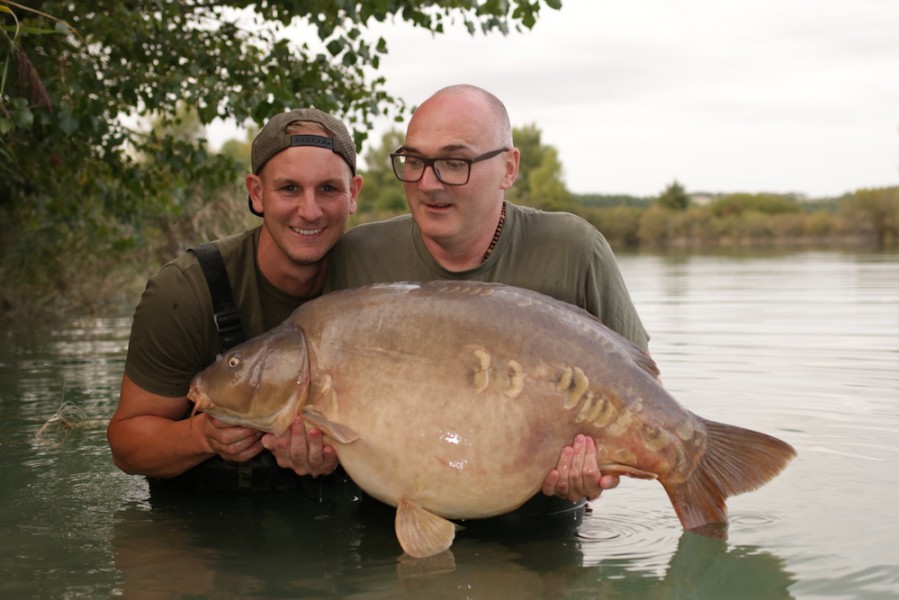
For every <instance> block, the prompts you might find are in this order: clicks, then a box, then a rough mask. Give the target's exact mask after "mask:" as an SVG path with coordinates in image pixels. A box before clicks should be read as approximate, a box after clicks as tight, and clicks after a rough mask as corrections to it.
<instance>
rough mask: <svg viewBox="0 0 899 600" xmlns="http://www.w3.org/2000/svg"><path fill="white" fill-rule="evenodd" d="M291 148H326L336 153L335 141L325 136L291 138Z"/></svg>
mask: <svg viewBox="0 0 899 600" xmlns="http://www.w3.org/2000/svg"><path fill="white" fill-rule="evenodd" d="M290 145H291V146H315V147H316V148H326V149H328V150H330V151H331V152H334V151H335V150H334V141H333V140H332V139H331V138H329V137H325V136H323V135H292V136H290Z"/></svg>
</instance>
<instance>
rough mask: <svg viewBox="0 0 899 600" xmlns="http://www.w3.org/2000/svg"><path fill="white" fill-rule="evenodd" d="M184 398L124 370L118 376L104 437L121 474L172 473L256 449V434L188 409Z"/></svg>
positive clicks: (246, 454) (244, 455)
mask: <svg viewBox="0 0 899 600" xmlns="http://www.w3.org/2000/svg"><path fill="white" fill-rule="evenodd" d="M190 406H191V404H190V401H189V400H188V399H187V398H185V397H181V398H169V397H166V396H159V395H157V394H153V393H151V392H148V391H147V390H145V389H143V388H141V387H140V386H138V385H137V384H136V383H134V382H133V381H132V380H131V379H130V378H129V377H128V376H127V375H126V376H124V377H123V378H122V389H121V393H120V396H119V405H118V407H117V408H116V411H115V414H113V416H112V420H111V421H110V422H109V427H108V428H107V430H106V437H107V439H108V440H109V446H110V448H111V449H112V457H113V461H114V462H115V464H116V466H117V467H118V468H120V469H121V470H122V471H124V472H126V473H132V474H142V475H147V476H150V477H162V478H166V477H175V476H177V475H180V474H182V473H184V472H185V471H187V470H188V469H190V468H192V467H194V466H196V465H198V464H200V463H201V462H203V461H204V460H206V459H208V458H211V457H212V456H214V455H216V454H218V455H220V456H221V457H222V458H224V459H225V460H233V461H245V460H249V459H250V458H252V457H253V456H255V455H256V454H258V453H259V452H261V451H262V441H261V437H262V434H261V433H260V432H258V431H256V430H254V429H248V428H246V427H233V426H229V425H226V424H224V423H222V422H221V421H218V420H217V419H213V418H212V417H209V416H208V415H205V414H198V415H196V416H195V417H193V418H190V419H182V417H183V416H184V414H185V413H186V412H187V411H188V410H190Z"/></svg>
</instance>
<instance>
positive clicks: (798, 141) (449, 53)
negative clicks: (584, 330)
mask: <svg viewBox="0 0 899 600" xmlns="http://www.w3.org/2000/svg"><path fill="white" fill-rule="evenodd" d="M377 31H378V32H379V33H382V35H384V36H385V38H386V39H387V41H388V46H389V51H390V52H389V54H388V56H387V57H386V58H385V59H384V60H383V61H382V64H381V69H380V72H381V74H382V75H384V76H385V77H386V79H387V89H388V91H389V92H390V93H392V94H394V95H397V96H400V97H402V98H404V99H405V100H406V101H407V102H408V103H409V104H418V103H420V102H421V101H422V100H424V99H425V98H426V97H427V96H428V95H430V94H431V93H432V92H434V91H436V90H437V89H439V88H440V87H442V86H444V85H449V84H452V83H472V84H475V85H479V86H482V87H484V88H486V89H488V90H489V91H491V92H493V93H494V94H496V95H497V96H499V97H500V99H501V100H503V101H504V102H505V104H506V106H507V108H508V109H509V114H510V116H511V118H512V124H513V126H523V125H527V124H530V123H534V124H536V125H537V127H539V128H540V130H541V131H542V132H543V142H544V143H546V144H550V145H552V146H555V147H556V148H557V149H558V150H559V156H560V159H561V161H562V164H563V168H564V171H565V173H564V176H565V181H566V183H567V185H568V188H569V189H570V190H571V191H573V192H577V193H605V194H611V193H626V194H634V195H640V196H648V195H656V194H658V193H659V192H661V191H662V190H663V189H664V188H665V187H666V186H667V185H668V184H669V183H671V182H672V181H673V180H675V179H676V180H678V181H679V182H680V183H681V184H682V185H684V186H685V187H686V188H687V190H688V191H691V192H698V191H711V192H737V191H739V192H763V191H769V192H780V193H786V192H796V193H802V194H806V195H808V196H810V197H821V196H830V195H839V194H842V193H845V192H848V191H852V190H855V189H858V188H862V187H878V186H888V185H899V1H897V0H563V7H562V9H561V10H560V11H553V10H549V9H544V10H543V14H542V15H541V17H540V19H539V20H538V22H537V24H536V26H535V27H534V29H533V30H530V31H526V32H524V33H521V34H518V33H513V34H510V35H509V36H506V37H503V36H502V35H500V34H491V35H490V36H484V35H483V34H478V35H476V36H474V37H472V36H470V35H468V34H467V32H466V31H465V30H463V29H462V28H461V27H460V28H458V29H456V30H454V31H450V32H449V33H447V34H444V35H438V36H432V35H431V34H429V33H427V32H425V31H416V30H414V29H413V28H411V27H409V26H406V25H404V24H388V25H386V26H385V27H384V28H383V30H381V29H379V30H377ZM386 126H388V125H387V124H386V123H385V124H382V125H379V130H378V131H375V132H372V135H371V137H370V140H372V141H374V142H375V143H377V142H379V141H380V132H381V131H382V130H383V128H384V127H386Z"/></svg>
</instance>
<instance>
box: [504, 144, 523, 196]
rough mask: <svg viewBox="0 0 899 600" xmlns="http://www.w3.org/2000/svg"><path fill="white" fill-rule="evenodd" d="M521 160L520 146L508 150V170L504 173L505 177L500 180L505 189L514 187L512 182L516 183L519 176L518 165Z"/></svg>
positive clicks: (506, 164)
mask: <svg viewBox="0 0 899 600" xmlns="http://www.w3.org/2000/svg"><path fill="white" fill-rule="evenodd" d="M520 161H521V152H520V151H519V150H518V148H512V149H511V150H509V151H508V152H506V156H505V167H506V171H505V173H504V174H503V179H502V181H501V182H500V188H501V189H503V190H507V189H509V188H510V187H512V184H513V183H515V180H516V179H517V178H518V167H519V165H520Z"/></svg>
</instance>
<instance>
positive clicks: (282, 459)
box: [262, 417, 339, 477]
mask: <svg viewBox="0 0 899 600" xmlns="http://www.w3.org/2000/svg"><path fill="white" fill-rule="evenodd" d="M262 445H263V446H265V447H266V448H267V449H269V450H271V452H272V454H274V455H275V459H276V460H277V461H278V466H280V467H282V468H285V469H293V470H294V472H295V473H296V474H297V475H312V476H313V477H318V476H319V475H328V474H330V473H333V472H334V469H336V468H337V465H338V464H339V461H338V460H337V452H335V451H334V448H333V447H332V446H329V445H327V444H325V443H324V442H323V441H322V432H321V431H320V430H318V429H315V428H313V429H310V430H309V431H306V425H305V424H304V423H303V419H301V418H300V417H296V418H295V419H294V420H293V423H291V424H290V429H288V430H287V431H285V432H284V433H283V434H281V435H280V436H275V435H274V434H272V433H266V434H265V435H264V436H263V437H262Z"/></svg>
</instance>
